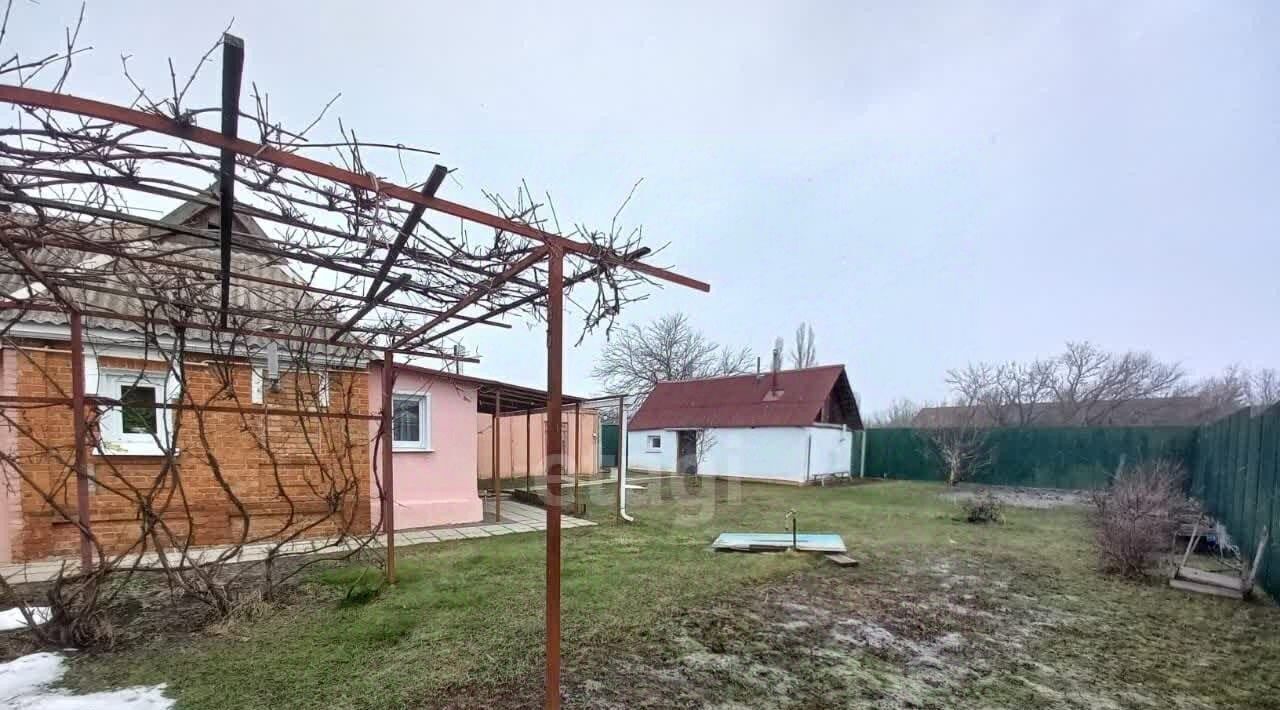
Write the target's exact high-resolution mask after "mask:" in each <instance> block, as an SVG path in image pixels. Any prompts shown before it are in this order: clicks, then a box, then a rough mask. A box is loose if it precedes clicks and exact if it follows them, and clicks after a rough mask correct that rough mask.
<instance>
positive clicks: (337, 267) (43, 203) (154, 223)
mask: <svg viewBox="0 0 1280 710" xmlns="http://www.w3.org/2000/svg"><path fill="white" fill-rule="evenodd" d="M2 88H3V87H0V89H2ZM3 202H13V203H16V204H23V205H31V206H33V207H44V208H47V209H55V210H67V211H72V212H76V213H78V214H83V215H89V216H92V217H101V218H103V219H110V220H113V221H117V222H125V223H128V224H137V225H140V226H143V227H150V228H152V229H155V230H158V231H161V232H172V233H173V234H186V235H188V236H192V237H196V238H197V239H204V240H207V241H209V242H212V243H214V244H217V242H218V238H217V237H213V236H210V235H209V234H207V233H206V232H205V231H203V230H199V229H192V228H190V227H186V226H183V225H179V224H172V223H169V222H162V221H160V220H154V219H147V218H145V217H139V216H137V215H133V214H129V213H127V212H117V211H114V210H104V209H99V208H96V207H89V206H87V205H70V204H67V203H65V202H58V201H56V200H45V199H41V198H38V197H29V196H26V195H14V194H12V193H6V194H0V203H3ZM3 232H4V230H0V235H3ZM273 244H274V242H273ZM236 246H237V247H238V248H240V250H241V251H250V252H255V253H258V254H265V255H268V256H274V257H277V258H281V259H286V260H292V261H297V262H300V263H303V264H311V265H312V266H319V267H321V268H325V269H329V270H331V271H336V272H339V273H343V274H350V275H352V276H362V277H370V276H373V274H374V272H372V271H370V270H367V269H362V268H357V267H351V266H347V265H345V264H341V263H338V262H336V261H334V260H333V259H326V258H321V257H317V256H312V255H310V254H303V253H299V252H297V251H285V250H283V249H279V248H276V247H274V246H267V245H266V243H265V242H263V241H262V240H258V241H257V242H240V243H238V244H236ZM407 288H408V290H411V291H414V292H417V293H420V294H422V295H424V296H427V297H436V298H440V299H441V300H444V299H446V298H449V299H452V298H457V297H458V294H456V293H453V292H451V291H442V290H440V289H434V288H428V287H425V286H419V285H417V284H410V286H409V287H407ZM457 318H458V319H459V320H469V321H475V320H477V319H474V318H468V317H465V316H457Z"/></svg>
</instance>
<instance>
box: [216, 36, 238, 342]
mask: <svg viewBox="0 0 1280 710" xmlns="http://www.w3.org/2000/svg"><path fill="white" fill-rule="evenodd" d="M243 73H244V40H242V39H240V38H239V37H236V36H235V35H232V34H227V33H225V32H224V33H223V34H222V135H223V137H224V138H226V139H227V140H229V141H234V140H235V139H236V134H237V133H238V132H239V125H240V77H241V75H242V74H243ZM220 152H221V155H220V156H219V158H218V258H219V262H220V264H221V268H222V273H221V274H219V277H220V281H221V284H220V285H221V287H222V294H221V299H220V303H221V304H222V311H221V313H219V315H218V323H219V324H220V325H222V327H223V328H225V327H227V308H228V307H229V306H230V305H231V226H232V225H233V224H234V223H235V219H236V216H235V208H236V194H235V189H236V154H235V153H234V152H232V151H231V150H230V149H229V148H226V147H224V148H222V150H221V151H220Z"/></svg>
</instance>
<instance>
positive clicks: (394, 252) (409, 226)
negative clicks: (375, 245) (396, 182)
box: [366, 165, 449, 301]
mask: <svg viewBox="0 0 1280 710" xmlns="http://www.w3.org/2000/svg"><path fill="white" fill-rule="evenodd" d="M448 174H449V169H448V168H446V167H445V166H443V165H437V166H435V167H434V168H432V169H431V175H429V176H427V184H425V185H423V186H422V195H423V196H424V197H433V196H435V194H436V191H437V190H439V189H440V184H441V183H443V182H444V178H445V176H446V175H448ZM426 211H427V207H426V205H419V204H415V205H414V206H413V208H412V209H410V210H409V215H408V216H407V217H405V220H404V224H403V225H402V226H401V227H400V231H399V232H398V233H397V234H396V240H395V241H394V242H392V243H391V246H390V247H387V256H386V258H385V259H383V260H382V265H381V266H379V267H378V273H377V275H376V276H374V277H373V281H372V282H371V283H370V284H369V295H368V296H366V298H368V299H369V300H370V301H372V300H373V297H374V294H375V293H377V292H378V287H379V286H381V285H382V281H383V280H384V279H386V278H387V274H388V273H390V272H391V267H392V266H393V265H395V263H396V259H397V258H398V257H399V256H400V250H402V249H404V245H405V243H406V242H408V241H409V237H410V235H412V234H413V229H414V227H417V226H418V222H419V221H421V220H422V215H423V213H424V212H426Z"/></svg>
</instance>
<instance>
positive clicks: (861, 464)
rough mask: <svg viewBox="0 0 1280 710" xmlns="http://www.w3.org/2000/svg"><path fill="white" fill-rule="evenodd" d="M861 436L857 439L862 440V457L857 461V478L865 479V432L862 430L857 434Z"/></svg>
mask: <svg viewBox="0 0 1280 710" xmlns="http://www.w3.org/2000/svg"><path fill="white" fill-rule="evenodd" d="M858 433H859V434H861V436H859V437H858V438H859V439H861V440H862V455H861V456H860V457H859V459H858V478H866V477H867V430H866V429H863V430H862V431H860V432H858Z"/></svg>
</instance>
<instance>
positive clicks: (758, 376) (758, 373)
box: [756, 355, 760, 382]
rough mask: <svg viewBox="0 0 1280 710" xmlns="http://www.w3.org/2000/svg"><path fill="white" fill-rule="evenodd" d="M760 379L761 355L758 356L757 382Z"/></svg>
mask: <svg viewBox="0 0 1280 710" xmlns="http://www.w3.org/2000/svg"><path fill="white" fill-rule="evenodd" d="M759 381H760V356H759V355H757V356H756V382H759Z"/></svg>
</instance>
